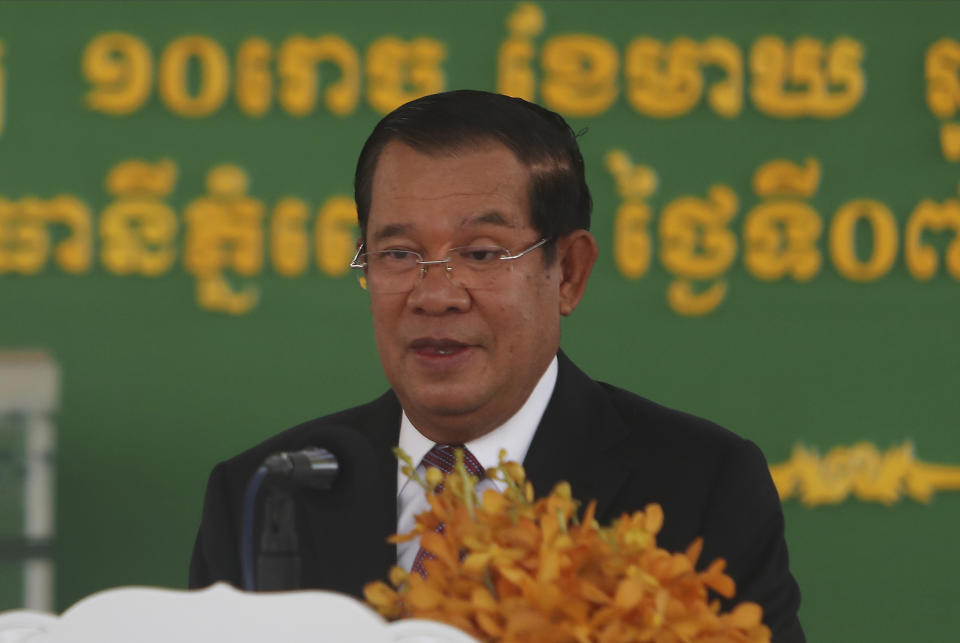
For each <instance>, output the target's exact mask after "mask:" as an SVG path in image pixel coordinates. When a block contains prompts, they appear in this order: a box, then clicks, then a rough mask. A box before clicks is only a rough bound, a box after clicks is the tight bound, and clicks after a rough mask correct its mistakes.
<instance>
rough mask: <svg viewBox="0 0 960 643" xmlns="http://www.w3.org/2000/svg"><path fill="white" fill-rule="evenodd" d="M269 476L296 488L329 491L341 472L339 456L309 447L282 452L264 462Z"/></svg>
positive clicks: (325, 450)
mask: <svg viewBox="0 0 960 643" xmlns="http://www.w3.org/2000/svg"><path fill="white" fill-rule="evenodd" d="M263 466H264V467H265V468H266V469H267V476H268V477H272V478H274V479H276V478H279V479H281V480H285V481H289V482H290V483H292V484H293V485H294V486H304V487H310V488H312V489H320V490H324V491H325V490H327V489H331V488H332V487H333V483H334V482H335V481H336V479H337V474H338V473H339V471H340V463H339V462H338V461H337V456H335V455H334V454H333V453H331V452H330V451H328V450H327V449H322V448H320V447H315V446H309V447H305V448H303V449H300V450H299V451H293V452H287V451H281V452H279V453H274V454H273V455H271V456H269V457H268V458H267V459H266V460H264V461H263Z"/></svg>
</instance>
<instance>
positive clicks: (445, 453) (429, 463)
mask: <svg viewBox="0 0 960 643" xmlns="http://www.w3.org/2000/svg"><path fill="white" fill-rule="evenodd" d="M457 449H463V466H464V467H465V468H466V470H467V473H469V474H470V475H473V476H476V477H477V478H479V479H480V480H482V479H483V478H485V477H486V473H485V472H484V470H483V467H482V466H480V463H479V462H478V461H477V459H476V458H475V457H474V456H473V454H472V453H470V451H469V450H468V449H467V447H465V446H463V445H462V444H436V445H434V447H433V448H432V449H430V450H429V451H428V452H427V455H425V456H423V460H422V461H421V464H423V465H424V466H426V467H434V468H436V469H440V470H441V471H443V472H444V473H450V472H451V471H453V468H454V466H456V464H457V455H456V450H457ZM441 491H443V484H442V483H441V484H439V485H437V489H436V492H437V493H440V492H441ZM444 527H445V524H444V523H440V524H439V525H437V528H436V532H437V533H438V534H442V533H443V530H444ZM433 558H436V556H434V555H433V554H431V553H430V552H428V551H427V550H426V549H424V548H423V547H421V548H420V551H418V552H417V557H416V558H415V559H414V560H413V565H412V566H411V567H410V571H412V572H414V573H415V574H420V575H421V576H423V577H424V578H426V577H427V570H426V569H425V568H424V566H423V563H424V562H426V561H428V560H432V559H433Z"/></svg>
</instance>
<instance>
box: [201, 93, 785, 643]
mask: <svg viewBox="0 0 960 643" xmlns="http://www.w3.org/2000/svg"><path fill="white" fill-rule="evenodd" d="M355 191H356V200H357V210H358V215H359V224H360V230H361V235H362V239H361V243H359V244H358V250H357V256H356V258H355V259H354V262H353V264H352V267H354V268H357V269H358V270H361V271H362V275H363V280H364V281H365V284H366V286H367V288H368V290H369V293H370V310H371V314H372V318H373V326H374V334H375V338H376V342H377V349H378V352H379V355H380V360H381V364H382V366H383V369H384V372H385V373H386V376H387V379H388V381H389V382H390V384H391V390H390V391H389V392H388V393H386V394H385V395H384V396H382V397H381V398H379V399H377V400H376V401H374V402H371V403H370V404H366V405H363V406H360V407H356V408H354V409H350V410H347V411H343V412H341V413H338V414H335V415H332V416H328V417H325V418H320V419H318V420H313V421H311V422H307V423H305V424H303V425H300V426H298V427H295V428H293V429H290V430H289V431H286V432H284V433H281V434H279V435H277V436H275V437H273V438H271V439H269V440H267V441H266V442H264V443H262V444H261V445H259V446H257V447H254V448H253V449H251V450H249V451H247V452H245V453H243V454H241V455H239V456H237V457H236V458H233V459H232V460H229V461H227V462H224V463H221V464H220V465H218V466H217V467H216V468H215V469H214V471H213V474H212V475H211V478H210V481H209V483H208V487H207V496H206V500H205V503H204V513H203V519H202V522H201V526H200V531H199V534H198V537H197V544H196V549H195V551H194V556H193V561H192V563H191V570H190V572H191V573H190V584H191V586H192V587H199V586H204V585H206V584H209V583H211V582H213V581H216V580H226V581H228V582H231V583H233V584H235V585H239V584H240V575H241V572H240V556H239V545H238V543H239V540H240V528H241V527H240V520H241V513H242V511H241V505H242V496H243V493H244V488H245V487H246V484H247V480H248V479H249V478H250V476H251V474H252V473H253V472H254V470H256V468H257V467H258V466H259V465H260V463H261V462H263V460H264V458H266V457H267V456H268V455H270V454H271V453H274V452H277V451H294V450H297V449H300V448H303V447H305V446H307V445H309V444H311V443H312V442H313V441H315V438H316V436H317V435H320V433H318V432H322V431H323V430H325V429H326V428H329V427H335V426H336V427H340V426H345V427H350V431H349V432H350V434H351V435H355V436H357V439H358V440H362V441H363V448H362V452H363V453H365V454H366V455H367V461H366V462H365V464H364V465H363V466H362V467H360V466H356V467H355V468H354V469H353V470H349V469H350V467H349V465H348V467H347V469H348V470H346V471H344V472H343V475H344V476H345V482H344V483H343V485H344V486H343V489H344V490H346V491H341V492H340V493H324V492H318V491H312V490H305V489H300V490H298V491H297V492H296V493H297V507H298V508H299V511H298V523H297V531H298V533H299V535H300V541H301V542H304V543H309V546H308V547H305V548H304V550H303V551H302V553H301V556H302V564H301V584H302V586H303V587H323V588H329V589H335V590H339V591H345V592H349V593H353V594H359V592H360V590H361V588H362V586H363V585H364V584H365V583H366V582H368V581H370V580H374V579H377V578H382V577H383V576H384V575H385V574H386V572H387V570H388V569H389V568H390V566H391V565H393V564H397V563H399V564H400V565H401V566H403V567H405V568H407V569H410V568H411V567H414V568H415V566H416V561H417V560H418V555H419V546H418V545H417V543H416V542H414V543H412V544H410V545H406V546H401V548H400V549H399V550H398V548H397V547H394V546H393V545H388V544H387V543H386V542H385V538H386V537H387V535H389V534H390V533H394V532H395V531H398V530H399V531H407V530H409V529H410V528H411V527H412V526H413V515H415V514H416V513H417V512H418V511H420V510H422V509H423V508H424V507H425V499H424V497H423V493H422V491H419V490H418V487H417V486H416V485H412V484H410V485H408V484H405V481H404V480H403V478H401V477H398V476H397V475H396V472H397V464H396V462H395V461H394V460H393V456H392V455H391V448H392V447H394V446H397V445H398V444H399V445H400V446H401V447H402V448H403V449H404V450H405V451H407V452H408V453H410V455H411V456H412V457H413V460H414V462H421V460H422V459H423V458H424V457H427V456H428V455H429V454H432V453H434V452H436V450H437V449H442V448H443V446H442V445H450V444H456V445H465V446H466V448H467V449H468V451H469V452H470V453H471V454H472V456H475V457H476V460H477V461H478V463H479V465H481V466H483V467H489V466H492V465H493V464H495V463H496V454H497V452H498V451H499V450H500V449H501V448H503V449H506V450H507V452H508V456H509V458H510V459H514V460H518V461H522V462H523V464H524V467H525V468H526V470H527V475H528V478H529V479H530V480H531V481H532V482H533V484H534V487H535V488H536V489H537V490H538V491H539V492H540V493H546V492H547V491H549V490H550V489H551V488H552V487H553V485H554V484H556V483H557V482H558V481H560V480H568V481H569V482H570V483H571V485H572V488H573V491H574V494H575V495H576V496H577V497H579V498H581V499H583V500H589V499H596V500H597V502H598V505H597V516H598V519H599V520H600V521H601V522H609V521H610V520H611V519H613V518H615V517H617V516H619V515H620V514H621V513H623V512H632V511H635V510H637V509H642V508H643V507H644V506H645V505H646V504H647V503H650V502H658V503H660V504H661V505H662V506H663V509H664V512H665V516H666V520H665V523H664V527H663V530H662V531H661V533H660V536H659V539H658V543H659V544H660V545H661V546H663V547H666V548H667V549H672V550H680V549H683V548H686V547H687V546H688V545H689V544H690V543H691V542H692V541H693V540H694V539H695V538H697V537H701V536H702V537H703V538H704V541H705V547H704V551H703V556H702V558H701V562H703V563H707V562H709V561H710V560H712V559H713V558H715V557H720V556H722V557H724V558H725V559H726V560H727V561H728V571H729V573H730V575H731V576H732V577H733V578H734V580H735V581H736V582H737V586H738V593H737V600H738V601H739V600H753V601H756V602H758V603H760V604H761V605H762V606H763V608H764V620H765V622H766V623H767V624H768V625H769V626H770V627H771V629H772V630H773V632H774V640H776V641H802V640H803V633H802V630H801V628H800V625H799V622H798V620H797V609H798V607H799V601H800V595H799V590H798V588H797V585H796V582H795V581H794V579H793V577H792V576H791V574H790V571H789V566H788V561H787V550H786V544H785V542H784V537H783V516H782V512H781V510H780V504H779V500H778V498H777V494H776V490H775V489H774V487H773V484H772V482H771V480H770V476H769V473H768V471H767V467H766V463H765V462H764V459H763V456H762V455H761V453H760V452H759V450H758V449H757V448H756V446H754V445H753V444H752V443H750V442H747V441H745V440H743V439H741V438H738V437H737V436H735V435H734V434H732V433H730V432H728V431H726V430H724V429H722V428H720V427H718V426H716V425H713V424H711V423H709V422H706V421H704V420H701V419H698V418H694V417H692V416H689V415H685V414H683V413H679V412H677V411H672V410H670V409H666V408H663V407H660V406H658V405H656V404H654V403H652V402H650V401H648V400H645V399H643V398H641V397H639V396H636V395H633V394H631V393H629V392H627V391H623V390H621V389H618V388H615V387H612V386H609V385H607V384H603V383H599V382H595V381H593V380H591V379H590V378H589V377H587V376H586V375H585V374H584V373H583V372H581V371H580V370H579V369H578V368H577V367H576V366H575V365H574V364H573V363H572V362H571V361H570V360H569V359H568V358H567V357H566V356H565V355H564V354H563V353H562V352H560V351H559V345H560V320H561V318H562V317H563V316H565V315H569V314H570V313H572V312H573V310H574V309H575V308H576V306H577V304H578V303H579V302H580V299H581V297H582V295H583V292H584V289H585V287H586V283H587V278H588V276H589V274H590V271H591V268H592V267H593V264H594V262H595V260H596V257H597V245H596V242H595V241H594V239H593V237H592V236H591V234H590V233H589V231H588V228H589V223H590V208H591V200H590V194H589V191H588V189H587V186H586V182H585V180H584V171H583V159H582V156H581V154H580V151H579V149H578V147H577V143H576V138H575V136H574V134H573V132H572V131H571V130H570V128H569V126H568V125H567V124H566V122H564V121H563V119H562V118H561V117H560V116H558V115H556V114H554V113H552V112H549V111H547V110H545V109H543V108H540V107H538V106H536V105H533V104H530V103H527V102H525V101H522V100H519V99H512V98H507V97H504V96H498V95H495V94H488V93H485V92H474V91H458V92H448V93H444V94H437V95H433V96H427V97H424V98H421V99H418V100H416V101H413V102H411V103H408V104H407V105H404V106H402V107H400V108H398V109H397V110H396V111H394V112H392V113H391V114H388V115H387V116H386V117H385V118H384V119H383V120H382V121H381V122H380V123H379V124H378V125H377V127H376V128H375V130H374V132H373V133H372V134H371V136H370V138H369V139H368V140H367V143H366V145H365V146H364V148H363V151H362V152H361V155H360V159H359V161H358V164H357V173H356V180H355ZM438 445H439V446H438ZM321 446H323V445H321ZM423 466H425V465H423V464H421V467H423ZM485 484H491V485H492V484H494V483H492V482H490V481H487V482H486V483H485ZM361 507H362V509H361Z"/></svg>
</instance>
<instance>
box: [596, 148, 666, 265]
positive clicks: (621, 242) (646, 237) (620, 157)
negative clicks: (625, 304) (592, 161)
mask: <svg viewBox="0 0 960 643" xmlns="http://www.w3.org/2000/svg"><path fill="white" fill-rule="evenodd" d="M605 160H606V164H607V169H608V170H610V173H611V174H612V175H613V178H614V180H615V181H616V184H617V192H619V193H620V197H621V198H622V199H623V203H622V204H620V207H619V208H618V209H617V216H616V219H615V222H614V230H613V240H614V246H613V258H614V261H615V262H616V264H617V268H618V269H619V270H620V274H622V275H623V276H624V277H627V278H629V279H639V278H640V277H642V276H643V275H644V274H645V273H646V272H647V268H649V267H650V254H651V252H652V248H651V245H652V244H651V241H650V230H649V224H650V219H651V218H652V213H651V211H650V206H649V205H648V204H647V202H646V200H647V198H649V197H650V196H652V195H653V193H654V192H656V191H657V184H658V179H657V173H656V172H654V171H653V169H652V168H650V167H648V166H646V165H634V164H633V162H632V161H631V160H630V157H629V156H628V155H627V153H626V152H624V151H623V150H610V151H609V152H607V155H606V158H605Z"/></svg>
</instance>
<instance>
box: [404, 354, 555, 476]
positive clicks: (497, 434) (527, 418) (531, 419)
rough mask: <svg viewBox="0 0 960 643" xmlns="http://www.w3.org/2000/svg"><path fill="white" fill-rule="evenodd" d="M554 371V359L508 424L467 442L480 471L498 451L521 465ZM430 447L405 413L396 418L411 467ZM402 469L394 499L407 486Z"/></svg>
mask: <svg viewBox="0 0 960 643" xmlns="http://www.w3.org/2000/svg"><path fill="white" fill-rule="evenodd" d="M557 370H558V367H557V358H556V357H554V358H553V360H551V362H550V365H549V366H547V370H546V371H544V373H543V375H541V376H540V380H539V381H538V382H537V385H536V386H535V387H534V388H533V392H532V393H530V397H528V398H527V401H526V402H524V403H523V406H521V407H520V409H519V410H518V411H517V412H516V413H514V414H513V416H512V417H511V418H510V419H509V420H507V421H506V422H504V423H503V424H501V425H500V426H499V427H497V428H496V429H494V430H493V431H490V432H489V433H485V434H484V435H481V436H480V437H479V438H477V439H476V440H471V441H470V442H467V444H466V447H467V448H468V449H469V450H470V452H471V453H472V454H473V456H474V457H475V458H476V459H477V461H478V462H480V464H481V465H482V466H483V468H484V469H489V468H490V467H495V466H496V465H497V463H498V462H499V458H498V456H499V453H500V450H501V449H504V450H505V451H506V452H507V460H512V461H514V462H523V459H524V458H525V457H526V456H527V450H528V449H529V448H530V443H531V442H533V434H534V433H536V431H537V426H538V425H539V424H540V420H541V418H543V413H544V411H546V410H547V405H548V404H549V403H550V397H551V396H552V395H553V388H554V386H556V384H557ZM433 445H434V442H433V441H432V440H430V439H429V438H427V437H425V436H424V435H423V434H422V433H420V431H418V430H417V428H416V427H415V426H413V424H412V423H411V422H410V420H409V418H407V414H406V412H403V413H402V414H401V417H400V440H399V442H398V446H399V447H400V448H401V449H402V450H403V451H404V452H405V453H406V454H407V455H409V456H410V459H411V460H413V462H414V464H417V465H419V463H420V461H421V460H423V456H425V455H427V452H428V451H429V450H430V449H432V448H433ZM402 466H403V464H402V463H398V465H397V494H398V495H399V493H400V491H402V490H403V487H404V485H405V484H406V483H407V482H408V480H407V476H405V475H404V474H403V473H402V472H401V471H400V468H401V467H402Z"/></svg>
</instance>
